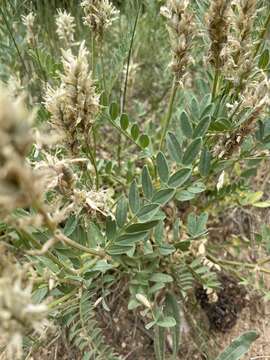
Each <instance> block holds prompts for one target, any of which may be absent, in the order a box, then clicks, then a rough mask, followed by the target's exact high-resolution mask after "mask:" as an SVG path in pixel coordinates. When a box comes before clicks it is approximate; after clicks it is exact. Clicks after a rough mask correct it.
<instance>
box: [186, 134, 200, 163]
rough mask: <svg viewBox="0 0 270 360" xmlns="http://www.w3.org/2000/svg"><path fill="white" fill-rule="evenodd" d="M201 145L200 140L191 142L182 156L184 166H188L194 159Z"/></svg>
mask: <svg viewBox="0 0 270 360" xmlns="http://www.w3.org/2000/svg"><path fill="white" fill-rule="evenodd" d="M201 145H202V139H200V138H199V139H195V140H193V141H192V142H191V143H190V144H189V146H188V147H187V149H186V151H185V152H184V155H183V164H184V165H190V164H191V163H192V162H193V161H194V160H195V159H196V157H197V155H198V154H199V152H200V149H201Z"/></svg>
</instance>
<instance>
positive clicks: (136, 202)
mask: <svg viewBox="0 0 270 360" xmlns="http://www.w3.org/2000/svg"><path fill="white" fill-rule="evenodd" d="M128 201H129V207H130V209H131V211H132V212H133V214H136V213H137V212H138V211H139V209H140V195H139V190H138V186H137V183H136V181H135V180H133V181H132V183H131V185H130V188H129V194H128Z"/></svg>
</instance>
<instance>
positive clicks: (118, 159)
mask: <svg viewBox="0 0 270 360" xmlns="http://www.w3.org/2000/svg"><path fill="white" fill-rule="evenodd" d="M141 6H142V4H141V3H140V5H139V7H138V11H137V14H136V18H135V22H134V26H133V29H132V34H131V39H130V45H129V50H128V57H127V68H126V74H125V82H124V91H123V96H122V101H121V112H122V113H123V112H125V106H126V97H127V87H128V75H129V67H130V61H131V54H132V48H133V44H134V39H135V33H136V28H137V24H138V20H139V15H140V11H141ZM121 152H122V137H121V134H119V136H118V146H117V163H118V167H119V170H120V167H121Z"/></svg>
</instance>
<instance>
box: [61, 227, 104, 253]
mask: <svg viewBox="0 0 270 360" xmlns="http://www.w3.org/2000/svg"><path fill="white" fill-rule="evenodd" d="M55 238H56V239H57V240H59V241H62V242H64V243H66V244H68V245H70V246H71V247H73V248H74V249H77V250H81V251H84V252H85V253H87V254H90V255H94V256H99V257H101V258H104V257H106V256H107V255H106V253H105V252H104V251H102V250H100V251H99V250H93V249H89V248H88V247H86V246H84V245H81V244H79V243H77V242H76V241H74V240H71V239H70V238H69V237H67V236H66V235H64V234H63V233H62V232H61V231H59V230H58V231H57V232H56V234H55Z"/></svg>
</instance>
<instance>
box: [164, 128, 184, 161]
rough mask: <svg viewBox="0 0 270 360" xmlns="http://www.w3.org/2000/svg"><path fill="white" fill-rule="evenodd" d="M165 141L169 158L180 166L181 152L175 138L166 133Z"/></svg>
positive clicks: (170, 133)
mask: <svg viewBox="0 0 270 360" xmlns="http://www.w3.org/2000/svg"><path fill="white" fill-rule="evenodd" d="M166 139H167V148H168V151H169V153H170V155H171V157H172V158H173V160H174V161H175V162H177V163H178V164H180V163H181V161H182V150H181V146H180V144H179V142H178V140H177V138H176V136H175V135H174V134H173V133H172V132H168V134H167V137H166Z"/></svg>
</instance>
